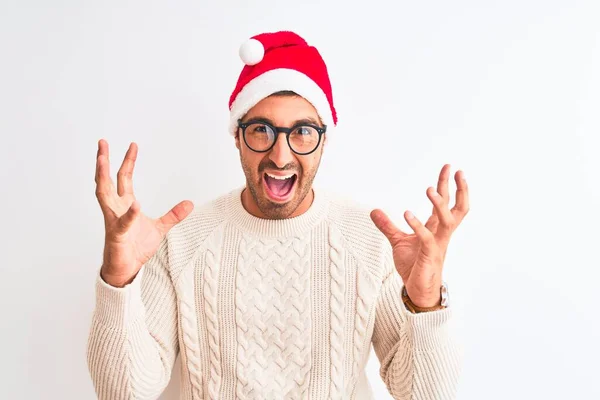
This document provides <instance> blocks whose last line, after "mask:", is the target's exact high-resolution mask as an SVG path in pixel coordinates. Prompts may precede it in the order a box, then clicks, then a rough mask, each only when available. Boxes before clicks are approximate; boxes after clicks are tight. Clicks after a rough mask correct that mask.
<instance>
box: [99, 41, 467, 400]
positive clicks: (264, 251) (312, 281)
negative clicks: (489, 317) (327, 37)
mask: <svg viewBox="0 0 600 400" xmlns="http://www.w3.org/2000/svg"><path fill="white" fill-rule="evenodd" d="M240 56H241V58H242V59H243V60H244V62H245V63H246V65H245V66H244V68H243V70H242V72H241V74H240V77H239V80H238V83H237V85H236V87H235V89H234V91H233V93H232V95H231V99H230V105H229V108H230V117H231V124H230V133H231V134H232V135H233V136H234V137H235V144H236V147H237V148H238V149H239V154H240V159H241V164H242V167H243V169H244V173H245V175H246V185H245V187H244V188H238V189H235V190H232V191H231V192H230V193H228V194H226V195H223V196H221V197H219V198H217V199H216V200H214V201H212V202H210V203H208V204H205V205H203V206H202V207H197V208H195V209H193V205H192V203H191V202H190V201H183V202H181V203H179V204H178V205H176V206H175V207H174V208H173V209H172V210H170V211H169V212H168V213H167V214H165V215H164V216H163V217H161V218H159V219H156V220H155V219H151V218H149V217H147V216H145V215H144V214H143V213H142V212H141V211H140V205H139V202H138V201H137V200H136V199H135V197H134V194H133V190H132V173H133V168H134V163H135V160H136V156H137V147H136V145H135V144H131V146H130V147H129V149H128V151H127V154H126V155H125V159H124V161H123V164H122V166H121V168H120V170H119V173H118V180H117V187H116V188H114V187H113V184H112V182H111V178H110V174H109V168H108V166H109V162H108V144H107V143H106V142H105V141H104V140H101V141H100V142H99V146H98V147H99V148H98V155H97V169H96V182H97V191H96V195H97V198H98V200H99V203H100V206H101V208H102V211H103V213H104V217H105V225H106V243H105V250H104V259H103V264H102V267H101V269H100V273H99V275H98V278H97V284H96V299H97V304H96V309H95V312H94V318H93V324H92V327H91V332H90V336H89V344H88V365H89V369H90V373H91V377H92V380H93V382H94V385H95V389H96V392H97V394H98V396H99V397H100V398H102V399H134V398H135V399H151V398H152V399H154V398H157V397H158V396H159V395H160V393H161V392H162V391H163V390H164V388H165V386H166V385H167V384H168V382H169V379H170V376H171V370H172V367H173V365H174V362H175V359H176V357H177V355H178V354H179V355H180V356H181V362H182V374H181V393H182V394H181V397H182V398H183V399H204V398H209V399H238V398H239V399H306V398H311V399H350V398H354V399H369V398H372V395H371V390H370V387H369V383H368V381H367V380H366V377H365V374H364V367H365V364H366V362H367V359H368V356H369V351H370V345H371V344H373V347H374V350H375V353H376V355H377V357H378V358H379V360H380V362H381V370H380V373H381V377H382V379H383V380H384V381H385V383H386V385H387V388H388V390H389V392H390V393H391V394H392V396H393V397H394V398H396V399H448V398H453V397H454V396H455V393H456V385H457V381H458V375H459V370H460V361H459V360H460V351H459V350H458V348H459V347H458V346H457V345H456V344H455V342H454V340H453V337H452V335H451V333H450V330H449V329H448V324H449V322H450V320H451V309H450V308H448V304H447V292H446V286H445V285H444V284H443V282H442V267H443V262H444V256H445V253H446V249H447V246H448V242H449V239H450V235H451V234H452V232H453V231H454V230H455V229H456V227H457V226H458V224H459V223H460V221H461V220H462V219H463V217H464V216H465V215H466V213H467V210H468V207H469V206H468V194H467V185H466V182H465V181H464V177H463V175H462V173H461V172H460V171H459V172H458V173H457V174H456V176H455V179H456V183H457V188H458V189H457V193H456V199H457V201H456V205H455V206H454V207H453V208H452V209H451V210H450V209H448V199H449V194H448V180H449V174H450V170H449V165H445V166H444V167H443V168H442V171H441V174H440V178H439V181H438V185H437V190H435V189H434V188H429V189H428V191H427V195H428V197H429V199H430V200H431V202H432V203H433V207H434V208H433V214H432V216H431V218H429V220H428V221H427V223H426V224H425V225H423V224H421V222H419V220H418V219H417V218H415V217H414V216H412V214H410V213H409V212H406V213H405V218H406V221H407V222H408V224H409V226H410V227H411V228H412V229H413V230H414V232H415V233H413V234H406V233H404V232H401V231H400V230H399V229H398V228H396V227H395V226H394V225H393V224H392V222H391V221H390V220H389V219H388V218H387V216H386V215H385V214H384V213H383V212H382V211H380V210H374V211H372V212H371V213H369V212H368V211H365V210H362V209H361V208H359V207H357V206H355V205H354V204H352V203H350V202H348V201H342V200H340V199H338V198H336V197H335V196H332V195H330V194H328V193H325V192H323V191H319V190H316V189H314V188H313V187H312V183H313V179H314V177H315V175H316V173H317V170H318V167H319V162H320V160H321V156H322V154H323V149H324V146H325V143H326V138H327V135H328V134H330V133H331V130H332V128H333V127H334V126H335V124H336V123H337V115H336V112H335V108H334V105H333V97H332V92H331V86H330V82H329V77H328V73H327V69H326V66H325V63H324V62H323V60H322V58H321V56H320V54H319V52H318V51H317V50H316V48H314V47H312V46H309V45H307V43H306V42H305V41H304V40H303V39H302V38H301V37H299V36H298V35H296V34H294V33H292V32H275V33H265V34H260V35H257V36H255V37H254V38H252V39H250V40H249V41H248V42H247V43H245V44H244V45H243V46H242V47H241V49H240Z"/></svg>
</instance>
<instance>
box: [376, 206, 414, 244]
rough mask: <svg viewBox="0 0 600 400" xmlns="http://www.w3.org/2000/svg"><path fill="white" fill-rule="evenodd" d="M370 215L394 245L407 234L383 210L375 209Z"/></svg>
mask: <svg viewBox="0 0 600 400" xmlns="http://www.w3.org/2000/svg"><path fill="white" fill-rule="evenodd" d="M370 215H371V220H372V221H373V223H374V224H375V226H376V227H377V229H379V230H380V231H381V233H383V234H384V235H385V237H386V238H387V239H388V240H389V241H390V243H391V244H392V246H394V244H395V243H396V242H397V241H398V240H399V239H401V238H402V237H403V236H405V235H406V234H405V233H404V232H402V231H401V230H400V229H399V228H398V227H397V226H396V225H394V223H393V222H392V220H390V218H389V217H388V216H387V215H386V214H385V213H384V212H383V211H382V210H379V209H375V210H373V211H371V214H370Z"/></svg>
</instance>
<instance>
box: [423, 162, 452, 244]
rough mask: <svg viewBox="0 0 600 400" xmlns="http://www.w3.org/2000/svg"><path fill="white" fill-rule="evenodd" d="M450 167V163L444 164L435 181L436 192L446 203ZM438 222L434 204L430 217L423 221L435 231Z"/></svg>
mask: <svg viewBox="0 0 600 400" xmlns="http://www.w3.org/2000/svg"><path fill="white" fill-rule="evenodd" d="M450 168H451V166H450V164H444V166H443V167H442V170H441V171H440V176H439V178H438V183H437V192H438V193H439V195H440V196H442V198H443V199H445V200H446V202H447V203H448V202H450V198H449V197H448V196H449V192H448V180H449V178H450ZM438 223H439V218H438V216H437V212H436V207H435V205H434V206H433V209H432V210H431V217H430V218H429V219H428V220H427V222H426V223H425V227H426V228H427V229H429V230H430V231H432V232H435V231H436V230H437V226H438Z"/></svg>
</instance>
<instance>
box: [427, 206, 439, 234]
mask: <svg viewBox="0 0 600 400" xmlns="http://www.w3.org/2000/svg"><path fill="white" fill-rule="evenodd" d="M439 222H440V220H439V218H438V217H437V213H436V212H435V206H433V211H432V213H431V216H430V217H429V219H428V220H427V222H426V223H425V227H426V228H427V229H429V230H430V231H431V232H435V231H437V227H438V225H439Z"/></svg>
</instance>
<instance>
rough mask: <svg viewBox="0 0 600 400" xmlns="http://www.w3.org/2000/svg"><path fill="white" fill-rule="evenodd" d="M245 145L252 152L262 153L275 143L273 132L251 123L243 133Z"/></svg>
mask: <svg viewBox="0 0 600 400" xmlns="http://www.w3.org/2000/svg"><path fill="white" fill-rule="evenodd" d="M245 136H246V144H248V147H250V148H251V149H252V150H255V151H264V150H267V149H268V148H269V147H271V145H272V144H273V142H274V141H275V132H273V129H271V127H270V126H268V125H265V124H261V123H253V124H250V125H248V126H247V127H246V131H245Z"/></svg>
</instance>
